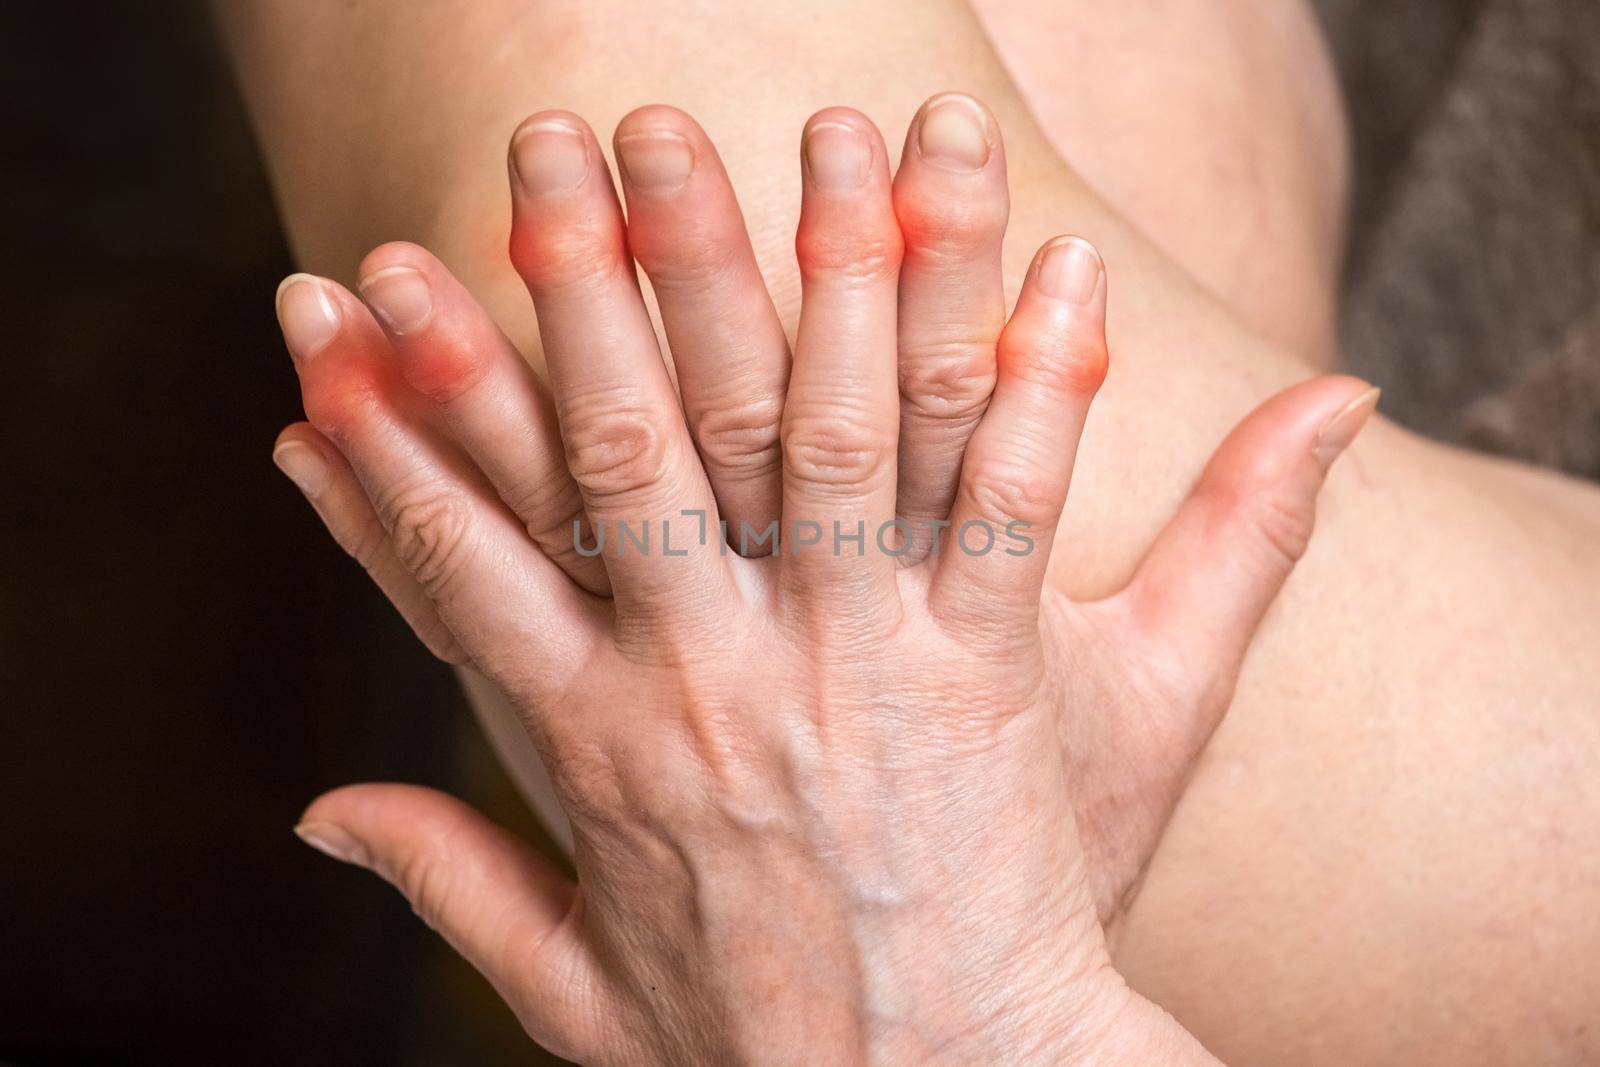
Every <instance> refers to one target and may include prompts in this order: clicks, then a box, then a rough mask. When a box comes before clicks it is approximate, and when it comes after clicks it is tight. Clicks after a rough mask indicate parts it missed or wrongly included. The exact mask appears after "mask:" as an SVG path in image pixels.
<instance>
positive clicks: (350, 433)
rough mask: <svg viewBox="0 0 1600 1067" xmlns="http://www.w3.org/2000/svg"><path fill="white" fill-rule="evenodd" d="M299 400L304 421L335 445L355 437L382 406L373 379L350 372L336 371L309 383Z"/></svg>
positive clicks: (356, 372)
mask: <svg viewBox="0 0 1600 1067" xmlns="http://www.w3.org/2000/svg"><path fill="white" fill-rule="evenodd" d="M302 399H303V402H304V405H305V411H306V419H307V420H308V421H310V423H311V425H313V426H315V427H316V428H317V429H318V431H320V432H321V433H322V434H323V436H325V437H328V438H331V439H333V440H335V441H348V440H350V439H351V438H352V437H354V436H355V435H356V434H358V433H359V432H360V431H361V429H362V428H363V427H365V426H367V425H369V424H370V423H371V421H372V420H373V418H374V417H376V415H377V413H378V412H379V411H380V410H381V408H382V406H383V403H384V401H383V395H382V392H381V389H380V387H379V385H378V382H377V380H376V379H375V378H374V376H373V375H370V374H366V373H363V372H361V371H359V370H356V369H351V368H336V373H335V374H332V375H328V376H325V377H321V378H317V379H313V380H312V381H310V382H308V383H307V385H306V388H305V392H304V396H303V398H302Z"/></svg>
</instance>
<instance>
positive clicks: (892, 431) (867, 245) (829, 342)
mask: <svg viewBox="0 0 1600 1067" xmlns="http://www.w3.org/2000/svg"><path fill="white" fill-rule="evenodd" d="M802 155H803V157H804V165H803V168H802V169H803V171H804V175H805V177H804V182H803V190H804V192H803V199H802V204H801V212H800V229H799V233H798V235H797V237H796V241H795V250H796V254H797V256H798V258H799V263H800V278H801V286H802V291H803V296H804V302H803V305H802V308H801V312H800V328H799V334H798V336H797V338H796V342H795V362H794V370H793V372H792V374H791V375H790V381H789V393H788V397H787V400H786V401H785V406H784V412H783V468H784V483H783V527H782V533H783V536H784V538H786V539H787V543H786V544H785V545H784V546H783V549H782V551H783V555H784V568H783V573H784V579H783V580H784V583H785V584H786V586H788V587H789V588H791V589H792V590H794V591H795V592H796V593H797V594H800V595H801V596H803V597H805V598H806V599H807V600H808V601H809V602H821V601H822V600H827V601H828V602H830V603H833V604H835V605H841V606H842V605H845V604H855V605H858V606H865V607H867V608H868V609H869V610H870V609H871V607H872V606H873V605H877V606H884V605H887V604H889V603H891V602H892V598H893V595H894V593H895V585H894V568H895V561H894V558H893V556H891V555H889V554H888V553H886V552H884V551H881V550H880V548H879V546H878V545H877V544H876V540H877V538H878V536H879V534H880V533H882V532H883V531H884V530H885V528H886V527H887V529H888V531H889V533H890V534H892V533H893V532H894V530H893V527H889V526H888V524H889V523H890V522H891V521H892V520H893V518H894V494H895V487H894V486H895V482H894V479H895V439H896V436H897V423H898V420H899V397H898V395H897V391H896V388H895V293H896V281H897V278H898V274H899V269H900V228H899V226H898V225H897V224H896V222H895V219H894V212H893V210H892V205H891V203H890V196H889V178H888V165H889V164H888V154H887V153H886V152H885V150H884V147H883V139H882V138H881V137H879V136H878V131H877V130H876V129H875V128H874V127H873V126H872V124H871V123H870V122H868V121H867V120H866V118H865V117H863V116H862V115H860V114H858V113H856V112H853V111H848V110H845V109H842V108H835V109H830V110H827V111H823V112H820V113H818V114H817V115H815V116H813V117H812V119H811V121H810V122H809V123H807V126H806V132H805V140H804V150H803V152H802ZM818 593H821V594H823V595H822V596H818V595H817V594H818ZM830 593H838V594H842V595H840V596H830V595H828V594H830Z"/></svg>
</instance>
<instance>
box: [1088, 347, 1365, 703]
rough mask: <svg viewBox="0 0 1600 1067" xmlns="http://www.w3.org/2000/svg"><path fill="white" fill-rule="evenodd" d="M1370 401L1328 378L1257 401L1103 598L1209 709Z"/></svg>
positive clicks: (1307, 534) (1360, 385)
mask: <svg viewBox="0 0 1600 1067" xmlns="http://www.w3.org/2000/svg"><path fill="white" fill-rule="evenodd" d="M1377 403H1378V390H1376V389H1374V388H1372V387H1371V386H1369V385H1368V384H1367V383H1366V382H1363V381H1361V380H1360V379H1357V378H1349V377H1343V376H1331V377H1325V378H1317V379H1314V380H1312V381H1309V382H1304V383H1302V384H1300V385H1297V386H1295V387H1293V388H1291V389H1288V390H1286V391H1284V392H1282V393H1279V394H1278V395H1277V396H1275V397H1273V398H1272V399H1270V400H1268V401H1267V402H1266V403H1264V404H1262V405H1261V406H1260V407H1259V408H1257V409H1256V410H1255V411H1254V412H1253V413H1252V414H1251V415H1250V416H1249V417H1248V418H1246V419H1245V420H1244V421H1243V422H1241V423H1240V424H1239V425H1238V426H1237V427H1236V428H1235V429H1234V430H1233V432H1232V433H1230V434H1229V435H1228V437H1227V439H1226V440H1225V441H1223V443H1222V445H1221V447H1219V448H1218V449H1217V451H1216V452H1215V454H1213V455H1212V457H1211V460H1210V462H1209V463H1207V464H1206V468H1205V470H1204V472H1202V473H1201V475H1200V479H1199V481H1198V482H1196V484H1195V487H1194V489H1193V491H1192V492H1191V493H1190V494H1189V498H1188V499H1187V500H1186V501H1185V502H1184V504H1183V506H1182V507H1181V508H1180V509H1179V510H1178V514H1177V515H1176V516H1175V517H1174V518H1173V520H1172V521H1171V522H1170V523H1168V524H1167V527H1166V529H1164V530H1163V531H1162V532H1161V534H1160V535H1159V536H1158V537H1157V538H1156V541H1155V543H1154V544H1153V545H1152V546H1151V548H1150V551H1149V553H1148V554H1147V555H1146V556H1145V559H1144V561H1143V562H1142V563H1141V564H1140V565H1139V568H1138V570H1137V571H1136V572H1135V573H1134V576H1133V579H1132V581H1131V582H1130V583H1129V585H1128V586H1127V588H1126V589H1125V590H1124V591H1123V592H1122V593H1120V594H1118V595H1117V596H1115V597H1113V598H1111V600H1112V601H1113V602H1118V603H1120V605H1121V607H1122V608H1123V609H1124V610H1126V611H1127V612H1129V614H1130V615H1131V617H1132V618H1133V619H1134V620H1135V623H1136V625H1137V626H1138V627H1139V629H1140V630H1141V631H1142V632H1143V633H1145V634H1147V635H1150V636H1151V637H1152V638H1153V639H1154V640H1156V641H1159V642H1160V643H1162V644H1163V645H1164V646H1165V647H1167V648H1168V649H1170V650H1171V651H1172V654H1173V655H1174V656H1175V657H1176V659H1177V662H1178V663H1179V664H1181V665H1182V666H1183V668H1184V669H1185V673H1186V674H1187V675H1188V676H1189V677H1192V678H1194V679H1196V680H1197V681H1198V682H1199V685H1200V688H1201V689H1202V690H1203V691H1204V697H1205V700H1204V702H1205V704H1206V706H1208V707H1215V708H1218V709H1221V708H1225V707H1226V706H1227V702H1228V700H1229V699H1230V698H1231V696H1232V692H1233V686H1234V682H1235V680H1236V679H1237V678H1238V674H1239V667H1240V664H1241V663H1242V661H1243V660H1244V654H1245V649H1246V648H1248V647H1249V644H1250V640H1251V638H1252V637H1253V636H1254V634H1255V631H1256V628H1257V627H1258V626H1259V625H1260V624H1261V619H1262V617H1263V616H1264V615H1265V614H1266V612H1267V609H1268V608H1269V607H1270V606H1271V604H1272V602H1273V600H1275V599H1276V598H1277V595H1278V592H1279V590H1280V589H1282V588H1283V583H1284V582H1285V581H1286V580H1287V579H1288V577H1289V574H1290V572H1291V571H1292V570H1293V569H1294V566H1295V564H1296V563H1297V562H1299V560H1300V558H1301V557H1302V556H1303V555H1304V554H1305V551H1306V547H1307V546H1308V545H1309V543H1310V541H1311V532H1312V529H1313V527H1314V526H1315V523H1316V509H1317V495H1318V493H1319V492H1320V491H1321V488H1322V484H1323V481H1324V479H1325V478H1326V476H1327V473H1328V470H1329V468H1330V467H1331V466H1332V465H1333V462H1334V460H1335V459H1337V458H1338V457H1339V455H1340V454H1341V453H1342V452H1343V451H1344V450H1345V449H1346V448H1347V447H1348V446H1349V445H1350V443H1351V442H1352V441H1354V440H1355V437H1356V435H1357V434H1358V433H1360V431H1361V428H1362V427H1363V426H1365V425H1366V423H1367V420H1368V419H1369V418H1370V417H1371V415H1372V412H1373V411H1374V410H1375V409H1376V407H1377ZM1219 713H1220V711H1219Z"/></svg>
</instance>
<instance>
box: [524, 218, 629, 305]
mask: <svg viewBox="0 0 1600 1067" xmlns="http://www.w3.org/2000/svg"><path fill="white" fill-rule="evenodd" d="M511 262H512V263H513V264H515V265H516V268H517V271H518V272H519V273H520V274H521V275H522V277H523V279H524V280H525V281H526V282H527V283H528V285H529V287H530V288H532V289H534V290H535V291H536V292H538V293H540V294H555V293H561V292H565V291H569V290H574V289H578V290H583V289H590V288H594V287H597V286H599V285H601V284H602V283H604V282H606V281H609V280H610V279H611V278H613V277H615V276H616V275H617V274H618V273H620V272H621V271H622V269H623V264H624V262H625V259H624V256H623V242H622V239H621V234H620V233H619V232H616V231H615V230H614V228H612V227H610V226H606V225H603V224H601V223H598V222H595V221H585V222H570V223H566V224H557V225H551V226H531V225H522V226H517V227H515V228H514V229H513V230H512V234H511Z"/></svg>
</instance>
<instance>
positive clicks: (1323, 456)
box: [1312, 388, 1383, 470]
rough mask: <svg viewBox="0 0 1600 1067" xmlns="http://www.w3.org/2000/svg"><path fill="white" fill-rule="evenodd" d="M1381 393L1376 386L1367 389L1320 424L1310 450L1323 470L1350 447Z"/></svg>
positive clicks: (1370, 414)
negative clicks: (1315, 440) (1314, 442)
mask: <svg viewBox="0 0 1600 1067" xmlns="http://www.w3.org/2000/svg"><path fill="white" fill-rule="evenodd" d="M1382 393H1383V390H1381V389H1378V388H1372V389H1368V390H1367V391H1366V392H1364V393H1362V394H1361V395H1360V396H1358V397H1355V398H1354V399H1353V400H1351V401H1350V402H1349V403H1348V404H1346V405H1345V406H1344V407H1342V408H1340V409H1339V410H1338V412H1337V413H1335V414H1334V415H1333V416H1332V417H1330V418H1329V419H1328V421H1327V422H1325V423H1323V424H1322V429H1320V430H1318V431H1317V443H1316V444H1315V445H1314V446H1313V447H1312V452H1313V453H1314V454H1315V455H1316V457H1317V462H1319V463H1321V464H1322V469H1323V470H1327V469H1328V468H1329V467H1331V466H1333V461H1334V460H1336V459H1338V458H1339V455H1340V453H1342V452H1343V451H1344V450H1345V449H1347V448H1349V447H1350V442H1352V441H1354V440H1355V439H1356V435H1357V434H1359V433H1360V432H1361V428H1362V427H1363V426H1365V425H1366V424H1367V420H1368V419H1370V418H1371V417H1372V413H1373V412H1374V411H1376V410H1377V409H1378V397H1379V396H1381V395H1382Z"/></svg>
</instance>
